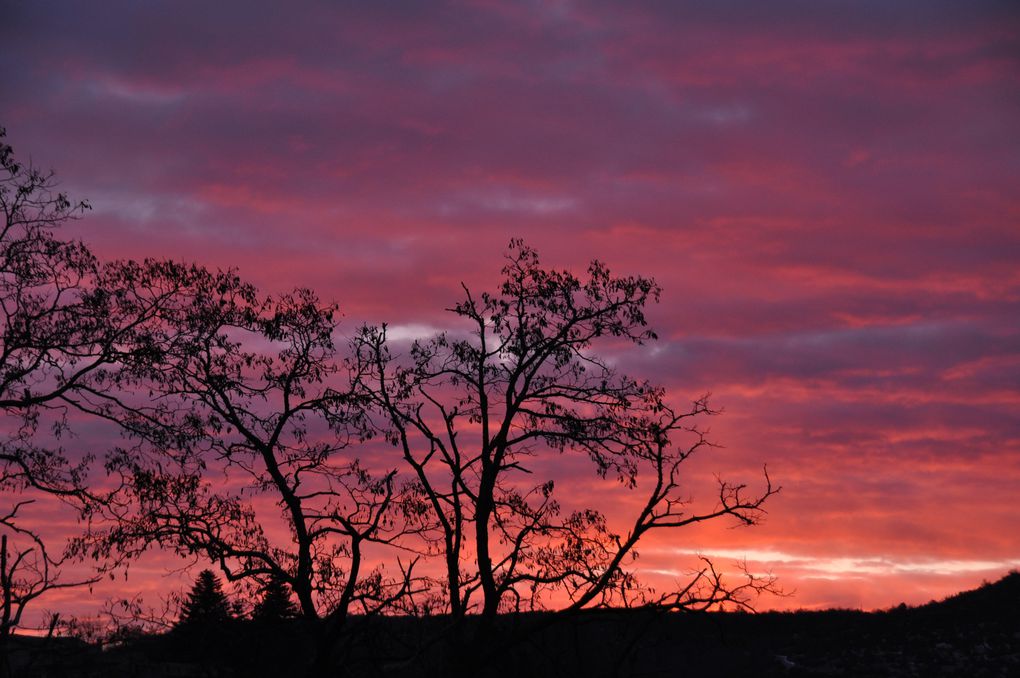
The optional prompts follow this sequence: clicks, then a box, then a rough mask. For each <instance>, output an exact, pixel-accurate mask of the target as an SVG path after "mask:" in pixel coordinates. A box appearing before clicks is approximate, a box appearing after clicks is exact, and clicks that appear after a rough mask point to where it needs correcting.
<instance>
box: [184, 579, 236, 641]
mask: <svg viewBox="0 0 1020 678" xmlns="http://www.w3.org/2000/svg"><path fill="white" fill-rule="evenodd" d="M231 609H232V608H231V605H230V600H229V599H228V598H227V595H226V594H225V593H224V592H223V584H222V583H221V582H220V578H219V577H217V576H216V573H215V572H213V571H212V570H202V571H201V572H199V573H198V577H197V578H196V579H195V584H194V585H193V586H192V587H191V592H190V593H188V597H187V598H186V599H185V600H184V603H183V604H182V605H181V617H180V620H179V621H178V626H181V627H186V626H192V627H194V626H204V627H215V626H217V625H220V624H223V623H225V622H227V621H229V620H231V619H233V614H232V612H231Z"/></svg>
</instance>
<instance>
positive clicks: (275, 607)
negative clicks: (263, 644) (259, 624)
mask: <svg viewBox="0 0 1020 678" xmlns="http://www.w3.org/2000/svg"><path fill="white" fill-rule="evenodd" d="M297 613H298V610H297V606H296V605H294V601H293V600H291V597H290V589H288V588H287V585H286V584H284V583H283V582H282V581H280V579H279V578H277V577H273V578H271V579H270V580H269V581H268V582H267V583H266V586H265V588H264V589H262V600H260V601H259V602H258V604H257V605H256V606H255V609H254V610H253V611H252V614H251V616H252V619H255V620H257V621H265V622H275V621H282V620H284V619H293V618H294V617H296V616H297Z"/></svg>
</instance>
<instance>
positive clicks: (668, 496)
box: [0, 136, 777, 663]
mask: <svg viewBox="0 0 1020 678" xmlns="http://www.w3.org/2000/svg"><path fill="white" fill-rule="evenodd" d="M2 140H3V137H2V136H0V167H2V174H0V207H2V210H3V225H2V233H0V307H2V317H0V330H2V340H0V341H2V346H0V361H2V362H0V409H2V413H3V417H4V424H3V429H2V435H3V438H2V442H0V444H2V448H0V492H2V494H3V497H4V499H5V500H6V502H7V505H6V508H0V511H3V516H2V517H0V526H2V529H3V544H2V550H0V555H2V563H0V565H2V567H0V574H2V578H0V584H2V589H3V610H2V621H0V638H4V639H6V638H7V637H9V636H10V634H11V633H13V632H14V630H15V629H16V628H17V627H18V626H19V624H21V623H22V619H23V618H24V617H23V613H24V610H25V608H26V607H27V606H28V605H29V604H30V603H32V601H33V600H35V599H36V598H38V597H39V596H41V595H42V594H44V593H45V592H46V591H48V590H52V589H54V588H57V587H66V586H75V585H82V584H85V583H89V582H90V581H95V580H96V578H97V577H99V576H101V575H102V574H104V573H107V572H109V571H111V570H113V569H114V568H116V567H118V566H120V565H121V564H123V563H125V562H129V561H130V560H131V559H133V558H135V557H137V556H139V555H140V554H142V553H144V552H145V551H147V550H150V549H154V548H155V549H161V550H163V551H165V552H175V553H177V554H179V555H180V556H181V557H183V558H191V559H197V560H201V561H204V562H205V563H207V564H208V566H209V567H212V568H215V569H216V570H217V571H218V572H219V573H220V574H221V575H222V576H223V577H224V578H225V579H226V580H227V581H229V582H233V583H235V584H236V585H237V586H239V587H240V589H241V590H242V591H249V592H251V593H252V595H253V596H254V595H255V592H257V591H261V590H265V589H266V588H267V587H269V586H274V587H277V588H278V591H279V592H283V595H284V596H285V597H286V598H287V599H288V600H291V597H292V602H293V604H294V611H295V614H296V615H298V616H300V617H301V618H303V619H305V620H308V622H309V623H310V624H312V626H313V627H314V628H315V629H317V638H318V641H317V650H316V651H315V652H314V653H312V654H313V655H314V657H311V658H310V659H309V661H310V662H312V663H314V662H320V663H321V662H329V661H331V658H330V652H331V650H330V648H333V647H335V646H337V644H338V642H339V640H340V639H341V638H342V637H343V634H344V633H345V629H346V628H348V621H349V619H350V618H351V616H352V615H357V616H358V617H359V618H361V617H367V616H371V615H378V614H405V615H416V616H441V617H442V618H443V619H444V620H445V622H444V624H442V625H441V627H442V629H443V631H442V633H443V635H444V637H446V638H448V639H452V640H454V641H455V642H458V643H464V644H465V647H468V646H470V647H473V648H477V649H478V651H479V652H482V651H484V650H483V648H485V647H486V644H487V643H488V641H489V639H490V636H491V635H492V633H493V631H492V629H493V622H494V620H495V619H496V617H497V615H500V614H513V613H520V612H523V611H530V610H543V609H555V610H558V611H559V612H561V613H563V614H568V613H570V612H573V611H579V610H582V609H589V608H596V607H614V606H619V607H648V608H656V609H709V608H715V607H718V606H720V605H726V604H729V605H733V606H748V605H750V604H751V603H752V602H753V598H754V595H756V594H757V593H759V592H761V591H763V590H769V589H771V588H772V587H773V582H772V581H771V580H770V579H760V578H756V577H754V576H752V575H750V574H746V576H743V577H742V578H740V579H738V580H735V581H728V580H725V579H724V578H723V577H722V575H721V573H720V572H719V571H718V570H717V569H716V568H714V567H713V565H712V563H710V562H709V561H707V560H703V561H702V562H701V563H700V565H699V567H697V568H696V569H694V570H693V571H692V573H691V577H690V579H689V580H688V581H687V582H686V583H684V584H683V585H681V586H678V587H677V588H676V589H673V590H668V591H655V590H653V589H651V588H649V587H648V586H646V585H645V584H644V582H642V581H641V580H640V579H639V578H638V577H637V576H636V575H635V572H634V560H635V558H636V557H637V552H636V547H637V545H638V543H639V541H640V540H641V539H642V538H643V537H644V536H645V535H646V534H648V533H649V532H651V531H657V530H675V529H679V528H683V527H684V526H687V525H691V524H694V523H700V522H704V521H708V520H715V519H725V518H727V517H729V518H731V519H734V520H736V521H737V522H738V523H742V524H747V525H753V524H755V523H756V522H758V521H759V520H760V518H761V516H762V514H763V503H764V502H765V501H766V500H767V499H768V497H770V496H771V495H772V494H774V493H775V492H776V491H777V488H775V487H774V486H773V485H772V484H771V482H770V481H769V480H768V476H767V474H766V475H765V478H764V481H763V483H762V485H763V486H762V488H761V489H759V490H756V491H755V490H749V489H747V488H746V487H745V486H744V485H742V484H732V483H729V482H727V481H722V480H720V481H719V484H718V488H717V493H716V494H715V495H714V496H713V497H712V498H711V500H709V501H707V502H705V503H694V502H692V500H691V498H690V497H689V489H688V488H685V487H684V485H683V484H682V482H681V475H680V470H681V465H682V464H683V463H684V462H685V461H686V460H687V459H688V458H689V457H690V456H691V455H692V454H695V453H696V452H698V451H699V450H703V449H705V448H707V447H710V446H711V443H710V442H709V441H708V440H707V439H706V438H705V435H704V433H703V429H702V428H701V425H700V422H701V420H702V419H703V418H704V417H707V416H709V415H711V414H713V410H712V409H711V408H710V405H709V403H708V400H707V398H704V397H702V398H698V399H696V400H694V401H693V403H690V404H687V405H684V406H682V407H681V406H679V405H678V404H676V403H675V401H673V400H671V399H670V398H668V397H667V394H666V392H665V391H664V390H663V389H662V388H660V387H658V386H656V385H654V384H651V383H648V382H646V381H643V380H639V379H634V378H631V377H629V376H627V375H625V374H622V373H621V372H620V371H619V370H617V369H616V368H615V367H614V361H613V360H611V359H610V358H609V357H606V355H604V353H603V354H600V353H599V351H600V350H602V351H603V352H604V351H606V350H609V351H618V350H621V349H622V347H623V346H624V345H626V344H643V343H645V342H649V341H653V340H655V339H656V336H655V334H654V332H653V331H652V330H651V329H649V328H648V325H647V321H646V317H645V309H646V307H647V306H648V305H649V304H650V303H653V302H655V301H657V300H658V298H659V294H660V288H659V286H658V285H657V284H656V283H655V282H654V281H653V280H652V279H650V278H646V277H642V276H617V275H614V274H612V273H611V272H610V271H609V269H608V268H607V267H606V266H605V265H604V264H602V263H600V262H598V261H595V262H592V264H591V265H590V266H589V267H588V269H587V271H586V272H585V274H584V275H581V276H577V275H574V274H572V273H570V272H568V271H562V270H553V269H548V268H545V267H543V266H542V265H541V263H540V261H539V257H538V254H537V253H536V252H535V250H533V249H532V248H530V247H528V246H527V245H525V244H524V243H523V242H521V241H518V240H515V241H512V242H511V244H510V248H509V250H508V252H507V254H506V258H505V262H504V265H503V267H502V270H501V273H502V281H501V283H500V284H499V285H498V286H497V287H496V288H495V289H492V290H490V291H482V292H478V291H475V290H471V289H469V288H468V287H467V286H462V289H461V290H460V291H459V293H458V294H459V300H458V301H455V302H454V303H453V305H452V306H451V307H450V308H449V309H448V310H449V312H450V313H451V327H454V328H455V329H453V330H451V331H448V332H440V333H437V334H436V335H435V336H431V337H422V338H420V339H418V340H415V341H413V342H410V343H409V342H406V341H393V340H391V339H390V338H389V337H388V336H387V327H386V325H385V324H379V325H366V326H363V327H359V328H355V329H354V330H352V331H351V333H352V335H353V338H351V339H349V340H341V339H340V334H339V332H338V329H337V327H338V317H339V314H338V307H337V305H336V304H334V303H331V302H324V301H322V300H321V299H320V298H319V297H318V296H317V295H316V294H315V292H313V291H312V290H309V289H303V288H301V289H296V290H294V291H292V292H288V293H284V294H267V293H265V292H263V291H261V290H259V289H257V288H256V287H255V286H254V285H252V284H250V283H249V282H247V281H245V280H244V279H243V278H242V277H241V276H240V275H239V274H238V272H236V271H233V270H227V271H216V270H210V269H208V268H206V267H203V266H200V265H197V264H190V263H181V262H174V261H167V260H162V259H146V260H144V261H112V262H102V261H99V260H98V259H97V258H96V257H95V256H94V255H93V254H92V253H91V251H90V250H89V248H88V247H87V246H86V245H85V244H83V243H81V242H77V241H74V240H70V239H66V238H63V237H62V236H61V233H60V227H61V225H62V224H64V223H66V222H67V221H68V220H71V219H76V218H79V217H81V216H83V215H84V214H85V213H86V212H87V211H88V209H89V206H88V204H87V203H84V202H78V203H76V202H72V201H71V200H70V199H69V198H68V197H67V196H66V195H64V194H63V193H60V192H59V191H57V190H56V188H55V182H54V178H53V175H52V173H49V172H40V171H39V170H37V169H35V168H33V167H30V166H26V165H23V164H21V163H19V162H18V161H17V160H16V158H15V155H14V153H13V151H12V149H11V147H10V146H8V145H7V144H6V143H3V141H2ZM83 418H86V419H87V418H96V419H98V420H103V421H106V422H109V423H110V425H113V426H116V427H117V428H118V429H119V430H120V431H121V433H122V436H121V438H120V442H119V443H118V446H117V447H115V448H114V449H110V450H104V451H103V452H102V453H101V454H86V453H83V451H81V450H71V451H70V452H67V451H65V450H63V449H62V447H61V442H60V440H59V436H60V434H61V433H63V432H65V431H66V430H67V429H68V427H70V426H71V423H72V421H80V420H82V419H83ZM557 456H561V457H569V458H570V459H574V458H576V459H579V460H583V462H584V463H585V464H587V466H588V467H589V468H590V469H591V471H592V472H593V473H594V474H596V475H597V476H598V477H601V478H603V479H605V481H606V482H607V483H609V484H611V485H613V486H615V487H618V488H619V489H620V491H622V492H624V493H626V494H627V499H628V501H627V503H626V506H629V507H631V509H632V510H631V514H630V515H629V516H622V515H621V514H620V512H621V511H622V510H623V508H624V505H623V504H619V505H617V506H615V507H614V515H613V516H612V518H611V519H610V518H607V516H606V515H605V514H604V513H603V510H605V508H606V507H604V506H603V507H598V506H593V507H583V506H574V505H573V504H571V505H569V506H563V505H561V503H560V502H559V501H558V500H557V495H556V492H555V489H556V488H555V484H554V477H553V476H554V474H553V473H552V472H551V471H550V470H549V468H550V460H551V459H552V458H554V457H557ZM562 481H563V482H569V481H570V478H564V479H562ZM25 497H31V498H32V499H33V500H35V501H59V502H64V503H66V504H68V505H70V506H72V507H73V508H74V509H75V510H76V511H78V512H79V513H80V516H81V518H82V520H81V524H82V526H83V528H82V533H81V534H80V535H77V536H75V537H74V538H73V539H72V540H71V541H70V542H69V544H68V545H67V547H66V549H65V548H62V547H61V548H60V549H59V552H54V551H53V549H52V548H47V545H46V544H45V543H44V541H45V540H44V539H43V537H42V535H41V534H40V533H39V532H38V531H36V530H34V529H33V525H32V523H31V522H29V521H26V520H23V519H22V518H21V515H20V514H22V513H23V510H24V508H25V501H27V499H24V498H25ZM68 559H75V560H76V561H84V562H89V563H92V564H93V565H94V567H95V575H94V576H93V577H91V578H86V579H85V580H76V581H70V580H66V581H65V580H62V579H61V578H60V576H59V571H60V565H61V564H62V563H66V562H68ZM468 615H471V616H473V617H474V616H475V615H477V618H476V619H474V620H473V621H472V623H471V624H469V625H465V624H464V620H465V618H466V617H467V616H468ZM0 642H3V641H0Z"/></svg>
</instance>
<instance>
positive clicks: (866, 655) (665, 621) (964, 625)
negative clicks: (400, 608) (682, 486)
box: [14, 572, 1020, 678]
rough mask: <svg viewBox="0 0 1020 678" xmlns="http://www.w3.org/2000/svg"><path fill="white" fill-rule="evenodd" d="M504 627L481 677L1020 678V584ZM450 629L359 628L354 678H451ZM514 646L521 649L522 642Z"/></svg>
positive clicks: (81, 671) (234, 663) (136, 671)
mask: <svg viewBox="0 0 1020 678" xmlns="http://www.w3.org/2000/svg"><path fill="white" fill-rule="evenodd" d="M550 618H551V617H550V615H548V614H533V615H524V616H522V617H519V618H503V619H501V620H500V626H501V628H500V630H501V633H500V634H499V635H500V637H501V638H503V639H505V640H506V643H505V644H504V645H503V646H501V647H500V648H498V649H497V650H496V651H495V652H494V654H493V656H492V657H491V661H490V662H489V665H488V666H487V667H485V668H481V667H477V668H476V669H475V670H472V671H471V675H472V676H479V677H484V676H513V677H515V678H518V677H520V678H524V677H531V676H534V677H536V678H538V677H542V676H574V675H576V676H585V677H586V678H589V677H600V676H648V677H652V676H661V677H663V678H666V677H667V676H668V677H670V678H682V677H683V676H698V677H701V676H713V677H715V676H723V677H725V676H916V677H918V678H925V677H928V676H936V677H937V676H968V677H970V676H973V677H975V678H982V677H996V678H998V677H1000V676H1002V677H1008V676H1020V573H1017V572H1013V573H1010V574H1009V575H1007V576H1006V577H1004V578H1003V579H1001V580H999V581H997V582H994V583H990V584H985V585H984V586H981V587H980V588H978V589H975V590H973V591H966V592H964V593H960V594H957V595H955V596H951V597H950V598H947V599H946V600H943V601H939V602H932V603H928V604H927V605H922V606H920V607H906V606H900V607H897V608H893V609H891V610H887V611H883V612H873V613H867V612H859V611H853V610H827V611H821V612H768V613H762V614H746V613H709V614H677V613H670V614H663V613H650V612H647V611H637V610H609V611H596V612H590V613H585V614H580V615H577V616H573V617H570V618H568V619H565V620H562V621H559V622H558V623H556V624H554V625H552V626H548V625H547V624H546V622H548V621H549V620H550ZM443 624H444V620H443V619H442V618H429V619H424V620H418V619H409V618H385V619H371V620H365V619H361V620H356V622H355V630H354V632H353V635H352V636H351V637H350V638H349V643H348V645H347V646H346V648H345V649H344V653H345V655H344V658H343V660H342V661H341V662H338V667H337V668H338V669H339V668H340V664H341V663H342V666H343V669H344V673H343V675H346V676H351V677H358V676H365V677H370V676H371V677H374V676H400V677H411V676H414V677H419V676H420V677H424V676H446V675H449V673H448V672H447V671H446V670H445V666H446V663H447V661H448V659H449V657H450V653H451V652H462V651H463V648H457V647H450V646H448V645H445V646H444V645H443V644H442V643H434V644H431V645H427V646H426V645H424V639H428V638H434V637H435V635H436V634H437V632H438V631H439V630H441V629H442V628H443ZM311 630H312V629H311V627H309V626H308V625H307V624H305V623H302V622H291V623H289V624H285V625H283V626H272V627H267V626H264V625H259V624H256V623H253V622H234V623H232V624H229V625H226V626H222V627H219V628H213V629H205V630H203V631H202V632H201V633H200V634H194V633H192V634H190V635H189V634H185V633H170V634H167V635H163V636H150V637H143V638H139V639H137V640H135V641H134V642H132V643H131V644H129V645H126V646H122V647H119V648H115V649H110V650H108V651H105V652H104V651H100V650H99V649H98V648H88V647H86V646H84V644H82V643H75V642H70V641H60V642H56V641H57V639H54V640H52V641H45V640H43V639H18V642H17V647H16V650H17V652H16V656H15V657H14V659H15V662H14V668H15V672H14V675H18V676H24V677H25V678H41V677H42V676H66V677H67V678H99V677H100V676H103V677H106V676H110V677H116V676H140V677H149V676H154V677H155V676H171V675H172V676H220V677H223V678H227V677H233V676H236V677H241V676H243V677H244V678H251V677H256V676H283V675H300V673H301V670H302V667H301V662H302V660H304V659H306V658H307V657H309V656H310V654H311V650H312V647H311V642H310V638H311V635H312V634H311V633H310V632H311ZM515 638H516V640H515Z"/></svg>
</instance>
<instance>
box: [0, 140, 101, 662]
mask: <svg viewBox="0 0 1020 678" xmlns="http://www.w3.org/2000/svg"><path fill="white" fill-rule="evenodd" d="M5 136H6V133H5V130H4V129H3V128H0V212H2V219H3V222H2V224H0V420H2V422H3V424H2V425H0V432H2V433H0V497H2V500H3V501H4V502H5V503H7V507H6V508H3V509H0V511H2V515H0V534H2V536H0V595H2V601H0V661H2V662H3V665H4V667H6V666H7V664H6V663H7V649H8V639H9V637H10V636H11V634H13V633H14V631H15V630H16V629H17V628H19V627H21V626H22V625H23V624H24V623H25V617H24V613H25V610H26V607H27V606H28V605H29V604H30V603H32V602H33V601H35V600H36V599H38V598H39V597H40V596H42V595H43V594H45V593H47V592H48V591H52V590H54V589H60V588H67V587H73V586H81V585H85V584H90V583H93V582H94V581H96V579H97V577H98V575H91V576H90V575H82V576H78V577H77V578H67V577H62V576H61V572H60V569H61V565H62V564H63V563H64V560H65V557H64V555H63V554H62V553H60V554H54V553H53V551H52V550H51V549H48V548H47V545H46V542H45V539H44V537H45V535H44V534H43V533H42V532H41V531H39V530H36V529H30V528H29V527H28V526H27V525H29V524H30V522H26V521H25V520H24V515H23V513H24V510H25V509H27V508H29V507H31V506H32V505H33V504H35V503H37V502H39V501H47V500H49V501H54V500H58V501H59V500H63V501H64V502H65V503H67V504H69V505H70V506H72V507H73V508H74V509H76V510H78V511H79V512H81V513H82V514H87V513H88V511H89V506H90V499H91V498H92V497H91V496H90V495H89V493H88V491H87V489H86V487H85V474H86V469H87V465H88V461H89V458H88V456H87V455H82V456H79V457H78V458H77V459H72V458H71V457H70V456H69V455H67V454H66V453H65V451H64V450H63V449H62V447H61V445H60V438H61V436H62V435H63V434H65V433H66V431H67V421H66V417H65V415H66V408H67V404H66V402H64V400H63V399H64V398H65V396H66V395H67V394H69V393H71V392H72V391H73V390H74V389H76V388H77V387H78V386H79V385H80V384H81V383H82V381H83V379H84V378H85V377H86V376H87V375H88V374H89V373H90V372H91V371H93V370H95V369H97V368H98V367H99V366H100V365H102V364H103V363H104V362H106V361H107V360H109V359H110V358H111V356H112V354H113V353H114V352H115V350H116V349H115V346H114V344H115V339H114V336H115V332H116V330H117V329H120V328H110V327H108V326H107V325H105V320H106V318H105V315H106V314H105V313H104V309H105V307H106V300H105V298H104V297H103V295H99V294H97V293H96V290H95V289H94V287H93V286H92V283H93V282H94V279H95V277H96V276H97V274H98V272H99V266H98V264H97V262H96V260H95V258H94V257H93V256H92V254H91V253H90V252H89V251H88V249H87V248H86V247H85V246H84V245H82V244H81V243H78V242H74V241H68V240H62V239H60V238H59V237H58V235H57V233H56V232H57V230H58V229H59V227H60V226H61V225H62V224H63V223H65V222H66V221H67V220H69V219H74V218H76V217H78V216H80V215H81V214H82V213H83V212H84V211H86V210H87V209H88V208H89V206H88V204H87V203H85V202H79V203H72V202H71V201H70V200H69V199H68V197H67V196H66V195H65V194H63V193H61V192H58V191H57V190H56V188H55V181H54V177H53V173H52V172H42V171H40V170H38V169H36V168H34V167H31V166H25V165H22V164H21V163H19V162H18V161H17V160H16V159H15V157H14V153H13V150H12V148H11V147H10V146H9V145H8V144H6V143H5V142H4V138H5ZM40 429H45V430H42V431H41V430H40Z"/></svg>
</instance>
